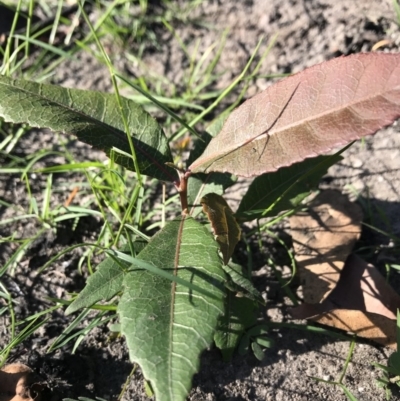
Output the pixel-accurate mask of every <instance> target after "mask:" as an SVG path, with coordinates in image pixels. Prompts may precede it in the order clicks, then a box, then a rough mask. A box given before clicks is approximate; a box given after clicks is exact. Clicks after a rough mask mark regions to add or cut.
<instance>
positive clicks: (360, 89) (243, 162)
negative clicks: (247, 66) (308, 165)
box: [190, 53, 400, 177]
mask: <svg viewBox="0 0 400 401" xmlns="http://www.w3.org/2000/svg"><path fill="white" fill-rule="evenodd" d="M399 117H400V54H378V53H370V54H356V55H351V56H349V57H341V58H337V59H333V60H330V61H328V62H325V63H322V64H318V65H316V66H313V67H311V68H308V69H306V70H304V71H303V72H300V73H298V74H296V75H293V76H291V77H289V78H286V79H284V80H282V81H280V82H278V83H277V84H275V85H273V86H271V87H269V88H268V89H266V90H265V91H264V92H262V93H260V94H258V95H256V96H254V97H253V98H251V99H250V100H248V101H246V102H245V103H244V104H243V105H241V106H240V107H238V108H237V109H236V110H235V111H234V112H233V113H232V114H231V115H230V116H229V118H228V119H227V121H226V123H225V124H224V126H223V128H222V130H221V132H220V133H219V134H218V135H217V136H216V137H215V138H214V139H212V141H211V142H210V144H209V145H208V147H207V148H206V150H205V151H204V153H203V154H202V156H200V158H199V159H197V160H196V161H195V162H194V163H192V165H191V166H190V170H191V171H192V172H194V173H199V172H210V171H222V172H231V173H233V174H237V175H242V176H246V177H249V176H255V175H259V174H262V173H266V172H269V171H275V170H277V169H278V168H280V167H283V166H288V165H291V164H293V163H295V162H298V161H301V160H303V159H305V158H307V157H313V156H316V155H320V154H322V153H326V152H328V151H330V150H331V149H333V148H335V147H338V146H342V145H344V144H346V143H349V142H350V141H352V140H355V139H358V138H361V137H363V136H365V135H370V134H374V133H375V132H376V131H377V130H379V129H380V128H382V127H384V126H386V125H389V124H391V123H393V121H394V120H396V119H397V118H399Z"/></svg>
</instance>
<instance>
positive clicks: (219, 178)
mask: <svg viewBox="0 0 400 401" xmlns="http://www.w3.org/2000/svg"><path fill="white" fill-rule="evenodd" d="M220 120H221V119H218V121H220ZM223 121H224V120H222V123H223ZM222 123H220V124H217V126H218V127H219V125H221V126H222ZM219 129H220V128H219ZM201 139H202V140H200V139H196V140H195V141H194V146H193V149H192V151H191V152H190V155H189V159H188V161H187V163H188V164H190V163H192V162H193V161H194V160H196V159H197V158H198V157H199V156H200V155H201V154H202V153H203V151H204V149H205V148H206V146H207V144H208V143H209V142H210V141H211V139H212V137H211V136H210V134H209V133H208V132H204V133H203V134H202V137H201ZM235 182H236V177H234V176H232V175H231V174H226V173H211V174H192V175H191V176H190V177H189V181H188V189H187V192H188V201H189V214H190V215H191V216H192V217H196V216H197V215H198V214H199V213H200V212H201V205H200V200H201V198H202V197H203V196H205V195H207V194H209V193H212V192H213V193H216V194H218V195H222V194H223V193H224V190H225V189H226V188H228V187H230V186H231V185H233V184H234V183H235Z"/></svg>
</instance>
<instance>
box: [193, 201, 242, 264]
mask: <svg viewBox="0 0 400 401" xmlns="http://www.w3.org/2000/svg"><path fill="white" fill-rule="evenodd" d="M200 203H201V204H202V206H203V212H204V213H205V214H206V215H207V217H208V220H209V221H210V223H211V226H212V229H213V231H214V235H215V239H216V241H217V242H218V244H219V247H220V250H221V253H222V256H223V260H224V264H225V265H227V264H228V262H229V259H230V258H231V256H232V254H233V251H234V250H235V246H236V244H237V243H238V242H239V239H240V227H239V225H238V223H237V222H236V219H235V216H234V215H233V212H232V210H231V208H230V207H229V205H228V204H227V202H226V200H225V199H224V198H223V197H222V196H221V195H218V194H215V193H209V194H207V195H204V196H203V198H201V201H200Z"/></svg>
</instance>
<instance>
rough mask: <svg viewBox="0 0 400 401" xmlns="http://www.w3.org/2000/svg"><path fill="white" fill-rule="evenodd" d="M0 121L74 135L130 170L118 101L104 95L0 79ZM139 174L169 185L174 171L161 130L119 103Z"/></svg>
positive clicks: (137, 109)
mask: <svg viewBox="0 0 400 401" xmlns="http://www.w3.org/2000/svg"><path fill="white" fill-rule="evenodd" d="M0 99H1V100H0V116H1V117H3V118H4V119H5V120H6V121H8V122H13V123H27V124H29V125H30V126H31V127H46V128H50V129H51V130H53V131H57V132H63V133H66V134H72V135H75V136H76V137H77V138H78V139H79V140H81V141H82V142H85V143H87V144H89V145H92V146H93V147H95V148H97V149H101V150H103V151H104V152H105V153H106V154H107V155H108V156H110V154H111V152H112V151H113V148H116V149H119V150H120V151H121V152H118V151H115V150H114V151H113V154H114V160H115V162H116V163H118V164H120V165H122V166H124V167H126V168H129V169H131V170H133V169H134V165H133V160H132V158H131V157H130V154H131V151H130V146H129V142H128V139H127V136H126V134H125V129H124V124H123V120H122V116H121V111H120V108H119V105H118V102H117V98H116V96H115V95H113V94H106V93H100V92H93V91H86V90H85V91H83V90H78V89H67V88H62V87H60V86H55V85H47V84H38V83H35V82H30V81H24V80H18V79H11V78H9V77H5V76H0ZM121 102H122V108H123V112H124V115H125V116H126V118H127V122H128V126H129V129H130V135H131V136H132V140H133V144H134V147H135V151H136V155H137V159H138V163H139V168H140V172H141V173H142V174H146V175H149V176H152V177H155V178H158V179H159V180H164V181H174V180H176V178H177V177H176V172H175V171H174V170H173V169H172V168H170V167H167V166H166V165H165V163H166V162H172V161H173V159H172V156H171V151H170V148H169V146H168V142H167V138H166V137H165V134H164V132H163V131H162V128H161V127H160V126H159V125H158V123H157V122H156V120H155V119H153V118H152V117H151V116H150V115H149V114H148V113H147V112H145V111H144V110H143V108H142V107H141V106H139V105H138V104H136V103H134V102H133V101H131V100H129V99H125V98H121Z"/></svg>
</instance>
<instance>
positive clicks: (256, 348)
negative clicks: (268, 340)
mask: <svg viewBox="0 0 400 401" xmlns="http://www.w3.org/2000/svg"><path fill="white" fill-rule="evenodd" d="M251 349H252V350H253V353H254V356H255V357H256V358H257V359H258V360H259V361H262V360H263V359H264V358H265V354H264V351H263V350H262V348H261V346H260V345H258V344H257V343H256V342H254V341H253V342H252V343H251Z"/></svg>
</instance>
